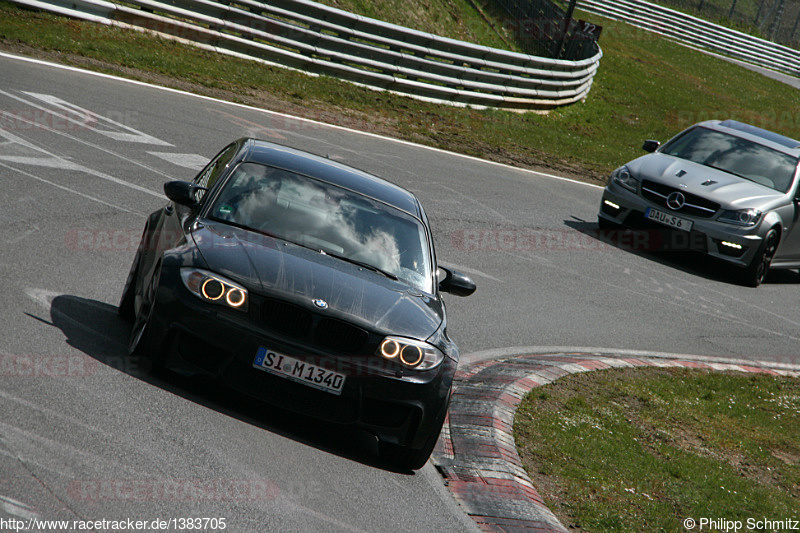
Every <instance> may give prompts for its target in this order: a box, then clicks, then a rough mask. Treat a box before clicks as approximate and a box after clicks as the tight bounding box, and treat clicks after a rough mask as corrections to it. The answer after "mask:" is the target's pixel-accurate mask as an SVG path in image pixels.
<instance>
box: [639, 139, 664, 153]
mask: <svg viewBox="0 0 800 533" xmlns="http://www.w3.org/2000/svg"><path fill="white" fill-rule="evenodd" d="M659 146H661V143H660V142H658V141H654V140H653V139H647V140H646V141H645V142H644V144H642V150H644V151H645V152H651V153H652V152H655V151H656V150H658V147H659Z"/></svg>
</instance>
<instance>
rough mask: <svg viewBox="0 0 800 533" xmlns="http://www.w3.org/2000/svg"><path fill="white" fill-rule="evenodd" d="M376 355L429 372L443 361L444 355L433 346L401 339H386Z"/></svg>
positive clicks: (407, 366)
mask: <svg viewBox="0 0 800 533" xmlns="http://www.w3.org/2000/svg"><path fill="white" fill-rule="evenodd" d="M377 354H378V355H380V356H381V357H383V358H384V359H388V360H389V361H397V362H398V363H400V364H401V365H403V366H404V367H406V368H413V369H414V370H430V369H431V368H436V367H437V366H439V365H440V364H442V361H444V354H443V353H442V352H441V351H440V350H439V349H438V348H436V347H435V346H433V345H431V344H428V343H427V342H421V341H416V340H412V339H405V338H403V337H386V338H385V339H383V342H381V344H380V346H378V351H377Z"/></svg>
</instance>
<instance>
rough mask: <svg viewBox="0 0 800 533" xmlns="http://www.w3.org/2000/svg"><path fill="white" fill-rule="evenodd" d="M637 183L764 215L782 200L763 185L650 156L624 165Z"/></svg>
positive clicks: (684, 161) (681, 161)
mask: <svg viewBox="0 0 800 533" xmlns="http://www.w3.org/2000/svg"><path fill="white" fill-rule="evenodd" d="M626 166H627V167H628V170H629V171H630V172H631V173H632V174H633V176H634V177H635V178H637V179H639V180H652V181H655V182H658V183H662V184H664V185H669V186H671V187H680V189H681V190H683V191H686V192H689V193H692V194H696V195H698V196H702V197H704V198H708V199H709V200H713V201H715V202H718V203H720V204H722V205H723V206H726V207H729V208H731V209H745V208H754V209H759V210H762V211H766V210H768V209H771V208H773V207H775V206H776V204H779V203H784V202H785V201H786V200H785V198H786V196H785V195H784V194H783V193H781V192H780V191H776V190H774V189H771V188H769V187H766V186H764V185H761V184H758V183H755V182H753V181H749V180H747V179H744V178H740V177H739V176H736V175H734V174H729V173H727V172H725V171H722V170H717V169H715V168H711V167H708V166H705V165H701V164H699V163H694V162H693V161H689V160H687V159H681V158H678V157H674V156H670V155H665V154H660V153H657V152H656V153H653V154H648V155H645V156H642V157H640V158H638V159H634V160H633V161H631V162H630V163H628V164H627V165H626Z"/></svg>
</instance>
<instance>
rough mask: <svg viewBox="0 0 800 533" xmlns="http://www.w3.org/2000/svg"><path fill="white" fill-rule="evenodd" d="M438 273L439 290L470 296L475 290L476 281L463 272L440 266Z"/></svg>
mask: <svg viewBox="0 0 800 533" xmlns="http://www.w3.org/2000/svg"><path fill="white" fill-rule="evenodd" d="M436 274H437V278H438V279H439V290H440V291H442V292H449V293H450V294H453V295H455V296H469V295H470V294H472V293H473V292H475V289H476V287H475V282H474V281H472V280H471V279H470V278H469V277H468V276H466V275H464V274H462V273H461V272H457V271H455V270H450V269H449V268H444V267H439V270H437V272H436Z"/></svg>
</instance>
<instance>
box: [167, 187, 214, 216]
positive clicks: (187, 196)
mask: <svg viewBox="0 0 800 533" xmlns="http://www.w3.org/2000/svg"><path fill="white" fill-rule="evenodd" d="M198 190H201V191H205V190H207V189H206V188H205V187H199V186H197V185H195V184H194V183H191V182H188V181H168V182H167V183H165V184H164V194H166V195H167V198H169V199H170V200H172V201H173V202H175V203H176V204H180V205H185V206H186V207H191V208H193V209H194V208H195V207H197V206H198V205H200V204H199V202H198V201H197V197H196V196H195V191H198Z"/></svg>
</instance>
